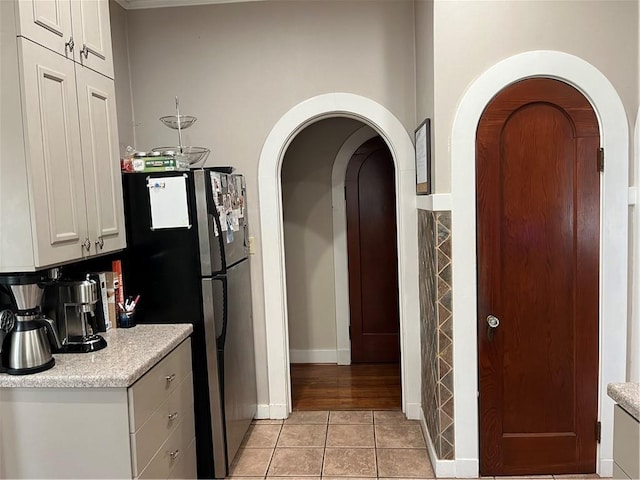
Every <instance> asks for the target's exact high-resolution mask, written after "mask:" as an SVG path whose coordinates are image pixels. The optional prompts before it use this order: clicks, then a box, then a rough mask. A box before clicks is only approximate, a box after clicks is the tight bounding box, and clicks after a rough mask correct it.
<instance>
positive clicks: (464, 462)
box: [455, 458, 480, 478]
mask: <svg viewBox="0 0 640 480" xmlns="http://www.w3.org/2000/svg"><path fill="white" fill-rule="evenodd" d="M455 463H456V478H478V476H479V475H480V473H479V472H480V462H479V461H478V460H477V459H475V458H457V459H456V461H455Z"/></svg>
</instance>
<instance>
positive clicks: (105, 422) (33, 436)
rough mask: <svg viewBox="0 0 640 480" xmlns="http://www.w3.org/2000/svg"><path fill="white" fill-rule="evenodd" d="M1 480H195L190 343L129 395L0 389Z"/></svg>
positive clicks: (94, 390) (97, 390)
mask: <svg viewBox="0 0 640 480" xmlns="http://www.w3.org/2000/svg"><path fill="white" fill-rule="evenodd" d="M0 478H15V479H19V478H85V479H86V478H172V479H173V478H184V479H187V478H196V456H195V429H194V419H193V388H192V372H191V344H190V340H188V339H187V340H185V341H184V342H183V343H182V344H180V345H179V346H178V347H177V348H176V349H174V350H173V351H172V352H171V353H170V354H169V355H167V356H166V357H165V358H164V359H163V360H161V361H160V362H159V363H158V364H157V365H156V366H154V367H153V368H152V369H151V370H149V371H148V372H147V373H146V374H145V375H144V376H142V377H141V378H140V379H139V380H138V381H137V382H136V383H134V384H133V385H132V386H131V387H129V388H1V389H0Z"/></svg>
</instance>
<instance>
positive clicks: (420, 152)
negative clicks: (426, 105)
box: [414, 118, 431, 195]
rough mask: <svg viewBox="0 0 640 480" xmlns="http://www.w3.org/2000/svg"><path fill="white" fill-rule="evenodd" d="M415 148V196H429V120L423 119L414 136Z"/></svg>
mask: <svg viewBox="0 0 640 480" xmlns="http://www.w3.org/2000/svg"><path fill="white" fill-rule="evenodd" d="M414 135H415V136H414V140H415V146H416V195H430V194H431V119H429V118H425V119H424V120H423V121H422V123H420V125H418V128H416V130H415V134H414Z"/></svg>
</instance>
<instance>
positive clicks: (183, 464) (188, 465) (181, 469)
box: [169, 437, 198, 479]
mask: <svg viewBox="0 0 640 480" xmlns="http://www.w3.org/2000/svg"><path fill="white" fill-rule="evenodd" d="M196 470H197V468H196V439H195V437H194V438H193V440H191V445H189V446H188V447H187V451H186V452H185V454H184V456H183V457H181V458H178V459H177V461H176V465H175V467H173V470H171V473H170V474H169V478H171V479H178V478H182V479H192V478H196V477H197V476H198V473H197V471H196Z"/></svg>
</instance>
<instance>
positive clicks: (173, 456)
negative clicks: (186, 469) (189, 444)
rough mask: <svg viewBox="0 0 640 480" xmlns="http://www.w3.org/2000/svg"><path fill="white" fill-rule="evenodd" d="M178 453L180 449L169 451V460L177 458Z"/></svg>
mask: <svg viewBox="0 0 640 480" xmlns="http://www.w3.org/2000/svg"><path fill="white" fill-rule="evenodd" d="M178 455H180V449H176V450H175V451H173V452H169V456H170V457H171V460H175V459H176V458H178Z"/></svg>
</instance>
